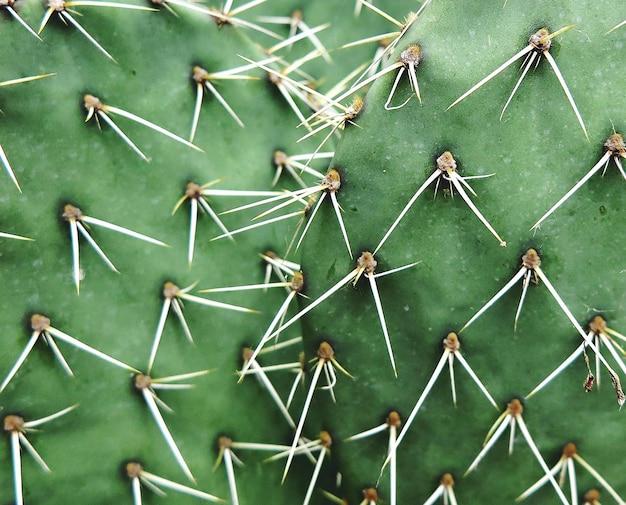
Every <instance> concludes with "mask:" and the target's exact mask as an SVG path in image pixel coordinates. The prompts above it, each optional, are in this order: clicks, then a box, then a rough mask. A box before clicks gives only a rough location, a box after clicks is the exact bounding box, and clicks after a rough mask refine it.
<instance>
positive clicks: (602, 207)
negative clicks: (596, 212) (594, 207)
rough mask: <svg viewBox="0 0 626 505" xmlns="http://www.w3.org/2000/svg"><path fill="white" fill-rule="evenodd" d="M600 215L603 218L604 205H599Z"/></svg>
mask: <svg viewBox="0 0 626 505" xmlns="http://www.w3.org/2000/svg"><path fill="white" fill-rule="evenodd" d="M600 214H602V215H603V216H604V214H606V207H605V206H604V205H600Z"/></svg>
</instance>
